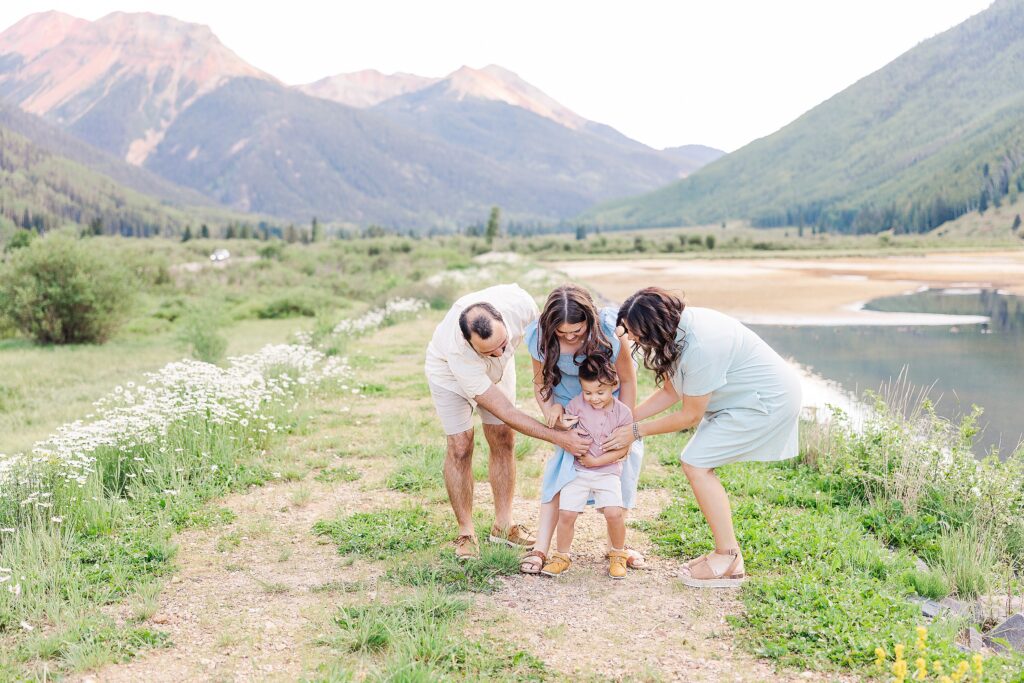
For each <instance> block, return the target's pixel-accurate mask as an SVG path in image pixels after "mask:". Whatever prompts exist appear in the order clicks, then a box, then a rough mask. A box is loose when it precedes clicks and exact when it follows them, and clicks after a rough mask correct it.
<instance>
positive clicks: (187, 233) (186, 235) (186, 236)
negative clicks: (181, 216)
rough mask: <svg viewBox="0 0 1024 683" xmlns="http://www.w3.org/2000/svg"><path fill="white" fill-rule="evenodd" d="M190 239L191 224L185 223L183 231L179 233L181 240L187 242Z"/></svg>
mask: <svg viewBox="0 0 1024 683" xmlns="http://www.w3.org/2000/svg"><path fill="white" fill-rule="evenodd" d="M190 239H192V226H191V225H186V226H185V232H184V233H182V235H181V241H182V242H188V241H189V240H190Z"/></svg>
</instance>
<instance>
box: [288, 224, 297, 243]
mask: <svg viewBox="0 0 1024 683" xmlns="http://www.w3.org/2000/svg"><path fill="white" fill-rule="evenodd" d="M284 241H285V242H287V243H288V244H295V243H296V242H298V241H299V233H298V231H296V230H295V226H294V225H293V224H291V223H289V224H288V228H287V229H286V230H285V231H284Z"/></svg>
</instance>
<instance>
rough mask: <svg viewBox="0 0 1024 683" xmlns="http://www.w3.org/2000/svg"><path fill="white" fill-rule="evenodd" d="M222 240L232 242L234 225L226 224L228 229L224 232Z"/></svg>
mask: <svg viewBox="0 0 1024 683" xmlns="http://www.w3.org/2000/svg"><path fill="white" fill-rule="evenodd" d="M224 239H226V240H233V239H235V225H234V223H228V229H227V230H225V231H224Z"/></svg>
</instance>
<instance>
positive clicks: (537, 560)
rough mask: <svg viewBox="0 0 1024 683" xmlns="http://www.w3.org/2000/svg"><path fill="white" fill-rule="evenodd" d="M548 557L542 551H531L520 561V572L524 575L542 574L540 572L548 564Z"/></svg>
mask: <svg viewBox="0 0 1024 683" xmlns="http://www.w3.org/2000/svg"><path fill="white" fill-rule="evenodd" d="M547 561H548V556H547V555H545V554H544V553H543V552H541V551H540V550H531V551H530V552H528V553H526V555H524V556H523V559H522V560H520V561H519V571H520V572H522V573H523V574H540V570H541V569H543V568H544V565H545V564H547Z"/></svg>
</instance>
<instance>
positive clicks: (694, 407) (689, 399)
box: [638, 394, 711, 436]
mask: <svg viewBox="0 0 1024 683" xmlns="http://www.w3.org/2000/svg"><path fill="white" fill-rule="evenodd" d="M710 402H711V394H704V395H703V396H686V395H683V407H682V409H680V410H678V411H677V412H674V413H671V414H669V415H666V416H665V417H661V418H658V419H657V420H652V421H650V422H644V423H641V424H640V425H638V427H639V431H640V436H653V435H655V434H671V433H672V432H679V431H682V430H684V429H690V428H691V427H696V426H697V425H698V424H700V421H701V420H702V419H703V418H704V413H706V412H707V409H708V403H710Z"/></svg>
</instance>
